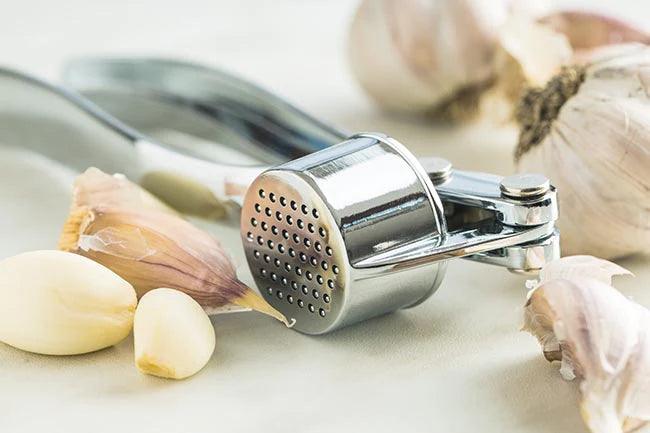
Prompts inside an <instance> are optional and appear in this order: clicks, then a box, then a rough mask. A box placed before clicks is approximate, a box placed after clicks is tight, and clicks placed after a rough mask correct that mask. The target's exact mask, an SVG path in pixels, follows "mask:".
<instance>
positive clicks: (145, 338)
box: [133, 288, 216, 379]
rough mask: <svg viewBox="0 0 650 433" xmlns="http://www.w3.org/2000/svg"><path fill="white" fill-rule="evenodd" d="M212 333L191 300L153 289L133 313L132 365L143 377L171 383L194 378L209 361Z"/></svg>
mask: <svg viewBox="0 0 650 433" xmlns="http://www.w3.org/2000/svg"><path fill="white" fill-rule="evenodd" d="M215 343H216V339H215V333H214V328H213V326H212V323H211V322H210V319H209V318H208V316H207V315H206V314H205V311H203V309H202V308H201V306H200V305H199V304H198V303H197V302H196V301H195V300H194V299H192V298H191V297H190V296H188V295H186V294H185V293H182V292H179V291H178V290H172V289H166V288H161V289H155V290H152V291H150V292H148V293H147V294H146V295H144V296H143V297H142V299H140V303H139V304H138V308H137V310H136V312H135V321H134V325H133V344H134V348H135V364H136V366H137V368H138V369H139V370H140V371H142V372H143V373H146V374H150V375H154V376H159V377H165V378H170V379H184V378H186V377H189V376H192V375H193V374H196V373H197V372H198V371H199V370H201V369H202V368H203V367H204V366H205V365H206V364H207V363H208V361H209V360H210V358H211V357H212V353H213V352H214V348H215Z"/></svg>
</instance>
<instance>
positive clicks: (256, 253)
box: [253, 250, 260, 259]
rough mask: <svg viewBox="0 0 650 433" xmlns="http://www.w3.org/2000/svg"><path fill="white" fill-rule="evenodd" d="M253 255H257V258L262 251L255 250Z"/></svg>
mask: <svg viewBox="0 0 650 433" xmlns="http://www.w3.org/2000/svg"><path fill="white" fill-rule="evenodd" d="M253 255H254V256H255V258H256V259H259V258H260V252H259V251H257V250H255V251H253Z"/></svg>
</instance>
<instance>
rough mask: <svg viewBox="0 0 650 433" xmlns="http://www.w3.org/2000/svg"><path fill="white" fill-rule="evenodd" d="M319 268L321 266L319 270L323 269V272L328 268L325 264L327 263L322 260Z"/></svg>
mask: <svg viewBox="0 0 650 433" xmlns="http://www.w3.org/2000/svg"><path fill="white" fill-rule="evenodd" d="M320 266H321V268H323V270H324V271H326V270H327V268H329V265H328V264H327V262H326V261H325V260H323V261H322V262H321V264H320Z"/></svg>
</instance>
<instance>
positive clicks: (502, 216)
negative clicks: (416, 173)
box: [421, 158, 559, 272]
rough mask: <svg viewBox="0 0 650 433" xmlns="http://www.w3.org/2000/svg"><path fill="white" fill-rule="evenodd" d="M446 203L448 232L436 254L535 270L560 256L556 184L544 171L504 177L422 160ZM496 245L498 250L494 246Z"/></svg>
mask: <svg viewBox="0 0 650 433" xmlns="http://www.w3.org/2000/svg"><path fill="white" fill-rule="evenodd" d="M421 162H422V165H423V166H424V167H425V170H427V172H428V173H429V177H430V179H431V181H432V182H433V184H434V186H435V188H436V191H437V193H438V195H439V197H440V199H441V201H442V204H443V208H444V212H445V219H446V222H447V235H446V239H445V240H444V242H443V243H442V244H441V245H440V246H438V247H436V248H434V249H433V251H431V252H430V253H433V254H435V255H448V256H455V257H463V258H467V259H470V260H476V261H480V262H484V263H490V264H495V265H500V266H504V267H507V268H509V269H511V270H513V271H515V272H534V271H536V270H539V269H540V268H541V267H542V266H543V265H544V264H545V263H547V262H548V261H551V260H554V259H556V258H558V257H559V233H558V231H557V230H556V229H555V221H556V220H557V218H558V209H557V197H556V191H555V188H554V187H553V186H552V185H551V184H550V182H549V180H548V179H547V178H546V177H545V176H543V175H538V174H517V175H513V176H507V177H501V176H495V175H490V174H486V173H476V172H466V171H460V170H453V169H452V167H451V164H450V163H449V162H447V161H446V160H443V159H440V158H425V159H423V160H421ZM492 247H494V248H492Z"/></svg>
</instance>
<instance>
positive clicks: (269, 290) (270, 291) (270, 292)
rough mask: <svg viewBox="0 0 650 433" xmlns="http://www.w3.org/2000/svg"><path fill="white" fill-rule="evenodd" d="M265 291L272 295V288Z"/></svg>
mask: <svg viewBox="0 0 650 433" xmlns="http://www.w3.org/2000/svg"><path fill="white" fill-rule="evenodd" d="M266 291H267V292H269V295H272V294H273V287H267V288H266Z"/></svg>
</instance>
